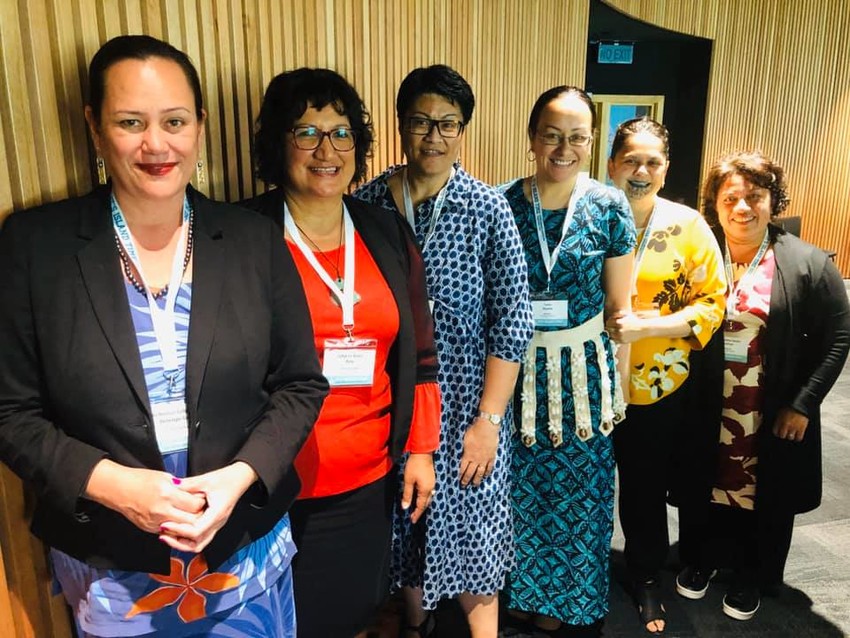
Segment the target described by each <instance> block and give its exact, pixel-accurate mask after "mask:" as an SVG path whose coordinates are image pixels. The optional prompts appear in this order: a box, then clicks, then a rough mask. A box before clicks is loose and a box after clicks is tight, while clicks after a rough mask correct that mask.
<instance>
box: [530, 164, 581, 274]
mask: <svg viewBox="0 0 850 638" xmlns="http://www.w3.org/2000/svg"><path fill="white" fill-rule="evenodd" d="M585 190H587V187H586V185H585V184H584V183H583V180H582V179H581V178H579V179H578V180H577V181H576V185H575V187H574V188H573V192H572V193H570V203H569V204H568V205H567V214H566V215H565V216H564V224H563V226H562V227H561V238H560V239H559V240H558V243H557V244H555V247H554V248H553V249H552V251H551V252H550V251H549V243H548V242H547V241H546V227H545V225H544V223H543V207H542V206H541V205H540V192H539V191H538V190H537V176H536V175H535V176H534V177H532V178H531V204H532V206H533V207H534V224H535V226H536V227H537V240H538V241H539V242H540V255H541V256H542V257H543V266H544V267H545V268H546V290H547V291H548V290H549V283H550V281H551V280H552V270H553V269H554V268H555V264H556V263H557V262H558V253H560V252H561V245H562V244H563V243H564V239H566V237H567V230H568V229H569V227H570V223H571V222H572V221H573V216H574V215H575V212H576V205H577V204H578V200H579V199H580V198H581V196H582V195H583V194H584V191H585Z"/></svg>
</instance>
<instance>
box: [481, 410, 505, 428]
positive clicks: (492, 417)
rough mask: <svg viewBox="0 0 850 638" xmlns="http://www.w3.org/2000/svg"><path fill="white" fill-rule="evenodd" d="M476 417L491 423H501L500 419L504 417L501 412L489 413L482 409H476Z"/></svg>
mask: <svg viewBox="0 0 850 638" xmlns="http://www.w3.org/2000/svg"><path fill="white" fill-rule="evenodd" d="M478 418H479V419H484V420H486V421H489V422H490V423H492V424H493V425H502V419H503V418H504V417H503V416H502V415H501V414H491V413H490V412H485V411H484V410H479V411H478Z"/></svg>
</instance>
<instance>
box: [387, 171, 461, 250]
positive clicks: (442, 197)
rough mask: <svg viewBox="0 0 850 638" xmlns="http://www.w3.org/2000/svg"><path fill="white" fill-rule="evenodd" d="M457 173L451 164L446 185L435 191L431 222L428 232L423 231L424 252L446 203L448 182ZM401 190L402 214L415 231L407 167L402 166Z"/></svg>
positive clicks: (414, 214) (414, 216)
mask: <svg viewBox="0 0 850 638" xmlns="http://www.w3.org/2000/svg"><path fill="white" fill-rule="evenodd" d="M455 173H457V170H456V169H455V167H454V166H452V172H451V173H450V174H449V179H448V180H446V185H445V186H443V188H441V189H440V192H439V193H437V200H436V201H435V202H434V213H433V214H432V215H431V223H430V224H428V232H427V233H425V241H423V242H422V252H425V246H427V245H428V241H429V240H430V239H431V235H433V234H434V229H435V228H436V227H437V220H438V219H440V213H442V212H443V205H444V204H445V203H446V195H447V194H448V191H449V184H450V183H451V181H452V178H453V177H454V176H455ZM401 190H402V196H403V197H404V216H405V217H406V218H407V223H408V224H410V227H411V228H412V229H413V232H414V234H415V233H416V213H415V211H414V208H413V198H412V197H411V196H410V182H408V181H407V167H406V166H405V167H404V174H403V175H402V177H401Z"/></svg>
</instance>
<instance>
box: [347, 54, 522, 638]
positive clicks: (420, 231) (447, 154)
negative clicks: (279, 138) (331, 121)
mask: <svg viewBox="0 0 850 638" xmlns="http://www.w3.org/2000/svg"><path fill="white" fill-rule="evenodd" d="M474 104H475V99H474V97H473V94H472V89H471V88H470V86H469V84H468V83H467V82H466V81H465V80H464V79H463V78H462V77H461V76H460V75H459V74H458V73H457V72H456V71H454V70H453V69H451V68H449V67H447V66H443V65H434V66H431V67H427V68H419V69H415V70H414V71H412V72H411V73H410V74H408V76H407V77H406V78H405V80H404V81H403V82H402V84H401V86H400V87H399V92H398V98H397V101H396V110H397V115H398V118H399V132H400V134H401V137H402V147H403V149H404V153H405V157H406V158H407V162H408V163H407V165H405V166H393V167H391V168H389V169H387V170H386V171H385V172H384V173H383V174H381V175H379V176H378V177H376V178H375V179H374V180H372V181H371V182H369V183H368V184H366V185H365V186H363V187H362V188H360V189H359V190H358V191H357V192H356V193H355V195H356V196H357V197H359V198H361V199H364V200H366V201H369V202H372V203H375V204H378V205H380V206H383V207H384V208H386V209H387V210H388V211H392V213H393V214H400V215H405V216H406V217H407V219H408V221H409V222H410V224H411V226H412V227H413V228H414V230H415V232H416V237H417V240H418V241H419V242H420V245H421V246H422V252H423V254H424V257H425V263H426V276H427V283H428V296H429V299H430V300H431V303H432V304H433V313H434V321H435V327H436V338H437V351H438V354H439V359H440V374H439V382H440V392H441V394H442V397H443V417H442V424H441V436H440V447H439V449H438V450H437V452H436V453H435V455H434V464H435V468H436V473H437V490H436V493H435V496H434V500H433V502H432V504H431V509H430V511H429V512H428V513H427V515H426V517H425V521H424V524H420V525H418V526H411V525H410V523H409V519H408V518H407V517H405V516H401V515H399V516H397V517H396V522H395V530H394V556H393V562H392V570H393V584H394V587H396V588H398V587H405V588H406V589H405V592H406V596H405V597H406V599H407V621H408V624H409V627H408V630H409V634H410V635H417V634H418V635H428V633H430V632H432V631H433V624H434V623H433V621H432V620H431V617H430V615H429V614H427V613H426V612H425V610H431V609H434V607H435V606H436V604H437V601H439V600H440V599H442V598H455V597H457V598H459V601H460V604H461V607H462V608H463V610H464V612H465V613H466V616H467V620H468V622H469V625H470V629H471V632H472V636H473V637H474V638H478V637H479V636H481V637H484V636H486V637H487V638H493V637H495V635H496V632H497V624H498V601H497V598H496V594H497V593H498V591H499V590H500V589H501V588H502V586H503V584H504V579H505V575H506V573H507V572H508V571H509V570H510V569H511V567H512V566H513V563H514V545H513V533H512V527H511V511H510V493H509V476H510V425H509V424H510V423H511V420H512V419H511V411H510V399H511V396H512V394H513V391H514V386H515V383H516V378H517V373H518V372H519V365H520V361H521V359H522V357H523V355H524V353H525V349H526V346H527V345H528V340H529V338H530V337H531V328H532V325H531V308H530V305H529V302H528V283H527V274H526V267H525V260H524V259H523V255H522V244H521V243H520V238H519V234H518V232H517V229H516V225H515V224H514V222H513V218H512V216H511V212H510V208H509V207H508V205H507V202H506V201H505V199H504V198H503V197H502V196H501V195H500V194H499V193H498V192H497V191H496V190H495V189H494V188H492V187H490V186H488V185H486V184H484V183H483V182H481V181H479V180H477V179H475V178H473V177H472V176H470V175H469V174H468V173H467V172H466V171H464V170H463V169H462V168H461V167H460V164H459V163H458V161H457V159H458V153H459V151H460V146H461V143H462V141H463V132H464V128H465V126H466V125H467V124H468V123H469V119H470V118H471V117H472V110H473V107H474Z"/></svg>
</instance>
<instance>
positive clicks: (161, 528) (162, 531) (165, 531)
mask: <svg viewBox="0 0 850 638" xmlns="http://www.w3.org/2000/svg"><path fill="white" fill-rule="evenodd" d="M159 533H160V534H168V530H167V529H165V528H164V527H160V528H159Z"/></svg>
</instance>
